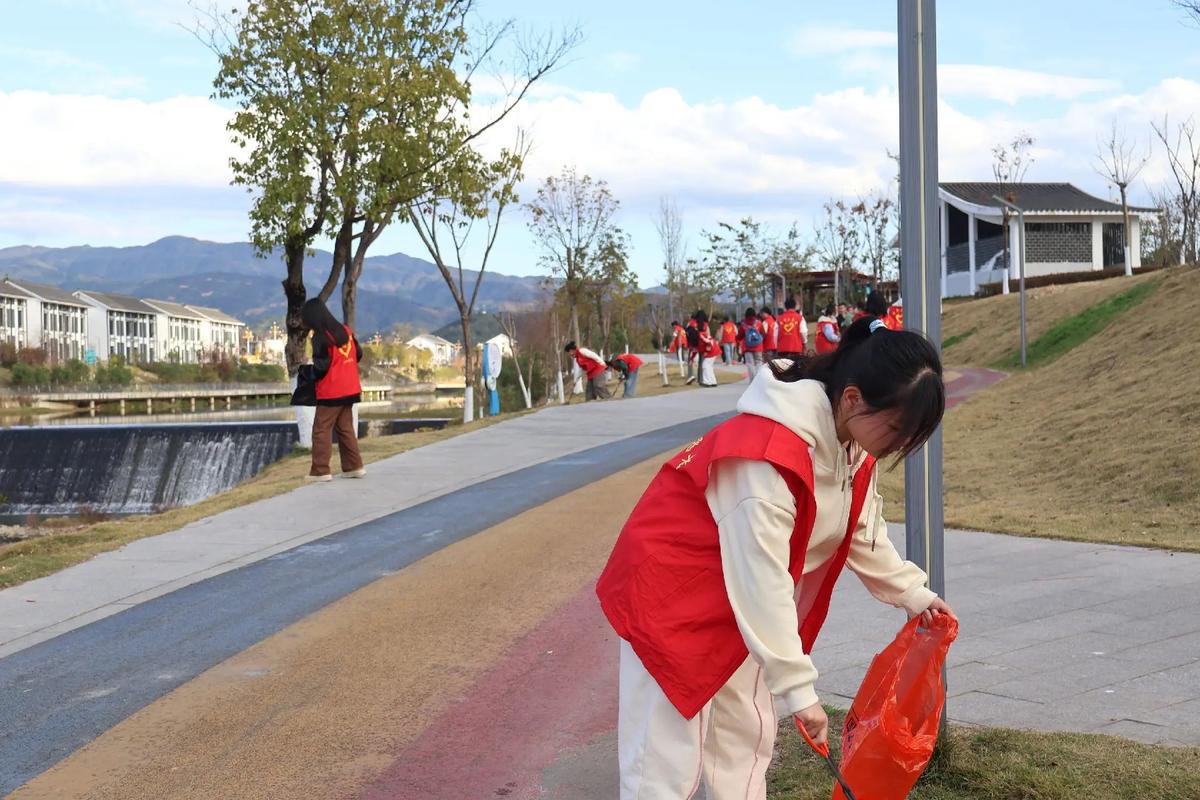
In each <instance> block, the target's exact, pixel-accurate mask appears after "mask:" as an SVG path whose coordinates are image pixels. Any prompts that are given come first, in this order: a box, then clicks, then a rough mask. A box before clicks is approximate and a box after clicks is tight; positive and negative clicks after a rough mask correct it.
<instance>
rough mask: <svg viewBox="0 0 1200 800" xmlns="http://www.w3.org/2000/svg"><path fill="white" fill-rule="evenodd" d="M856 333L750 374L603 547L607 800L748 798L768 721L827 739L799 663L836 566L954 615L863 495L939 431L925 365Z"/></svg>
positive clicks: (765, 755) (910, 605)
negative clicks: (612, 644)
mask: <svg viewBox="0 0 1200 800" xmlns="http://www.w3.org/2000/svg"><path fill="white" fill-rule="evenodd" d="M872 322H873V321H871V320H864V321H862V322H859V323H857V324H856V325H854V326H852V327H851V329H850V330H849V331H848V332H847V334H846V336H845V340H844V342H843V344H842V346H841V347H840V348H838V349H837V350H836V351H834V352H832V353H828V354H826V355H824V356H818V357H815V358H812V359H804V360H801V361H794V362H791V363H790V364H786V363H784V362H782V361H778V362H775V363H773V364H772V365H771V369H770V370H765V371H763V373H762V374H761V375H760V376H759V377H758V378H757V379H756V380H755V381H754V382H753V383H752V384H751V385H750V388H748V389H747V390H746V392H745V394H744V395H743V396H742V398H741V400H740V401H739V402H738V411H739V413H738V415H737V416H735V417H734V418H733V419H730V420H728V421H726V422H724V423H722V424H720V425H718V426H717V427H716V428H713V429H712V430H710V431H709V432H708V433H706V434H705V435H704V436H702V437H700V438H699V439H697V440H696V441H694V442H692V443H691V444H689V445H688V446H687V447H685V448H684V449H683V450H682V451H681V452H680V453H678V454H677V455H675V456H674V457H672V458H671V459H669V460H668V461H667V462H666V463H665V464H663V466H662V468H661V469H660V470H659V472H658V474H657V476H656V477H655V478H654V479H653V480H652V481H651V483H650V486H649V487H648V488H647V489H646V491H645V493H644V494H643V495H642V497H641V499H640V500H639V502H638V504H637V506H636V507H635V508H634V510H633V513H632V514H631V515H630V517H629V519H628V521H627V522H626V523H625V526H624V528H623V529H622V530H621V533H620V535H619V536H618V537H617V542H616V545H615V546H614V548H613V551H612V555H611V556H610V557H609V560H608V563H607V565H606V566H605V568H604V571H603V573H602V574H601V575H600V578H599V581H598V582H597V584H596V594H597V596H598V598H599V600H600V607H601V609H602V610H603V612H604V614H605V617H606V618H607V619H608V621H609V623H610V624H611V625H612V627H613V629H614V630H615V631H616V633H617V634H618V635H619V636H620V638H621V642H620V667H619V692H618V695H619V700H618V703H619V710H618V729H617V749H618V761H619V764H620V771H621V792H620V797H621V798H622V800H633V798H650V797H653V798H656V800H666V799H667V798H679V800H683V798H688V797H692V796H693V795H694V793H695V792H696V791H697V790H698V789H699V785H700V783H701V782H703V783H704V784H705V786H706V789H707V796H708V797H710V798H713V800H728V799H729V798H758V799H759V800H762V798H765V797H766V784H765V781H766V772H767V765H768V763H769V762H770V761H771V755H772V751H773V747H774V738H775V731H776V718H775V709H776V708H778V709H779V710H780V711H781V712H782V713H785V714H788V715H791V716H793V717H794V718H795V719H796V721H797V723H798V724H800V725H803V726H804V728H805V730H806V731H807V732H808V733H809V735H811V736H812V737H813V738H814V739H815V740H816V741H817V742H825V741H826V740H827V737H828V720H827V718H826V715H825V712H824V710H823V709H822V707H821V703H820V702H819V700H818V697H817V693H816V690H815V688H814V682H815V681H816V678H817V671H816V669H815V667H814V666H813V661H812V659H811V658H810V656H809V653H810V652H811V651H812V648H813V643H814V641H815V640H816V637H817V634H818V632H819V631H820V629H821V626H822V624H823V623H824V620H825V616H826V613H827V611H828V609H829V600H830V595H831V594H832V592H833V586H834V583H836V581H837V579H838V576H839V575H840V573H841V572H842V569H843V568H844V567H848V568H849V569H850V570H851V571H852V572H854V573H855V574H856V575H857V576H858V577H859V579H860V580H861V581H862V583H863V584H864V585H865V586H866V588H867V590H868V591H869V592H870V593H871V594H872V595H873V596H874V597H876V598H877V599H879V600H881V601H882V602H884V603H887V604H889V605H893V606H896V607H899V608H903V609H904V610H905V611H906V612H907V613H908V614H909V615H910V616H916V615H922V616H923V617H924V618H925V621H926V622H929V621H931V620H932V617H933V615H935V614H950V615H953V612H952V611H951V610H950V608H949V606H947V605H946V603H945V602H943V601H942V600H941V599H940V598H938V597H937V596H936V595H935V594H934V593H933V592H931V591H930V590H929V589H927V588H926V587H925V581H926V575H925V573H924V572H922V571H921V569H920V568H919V567H917V566H916V565H915V564H912V563H910V562H907V561H904V560H903V559H902V558H901V557H900V556H899V554H898V553H897V552H896V549H895V548H894V547H893V546H892V543H891V541H890V540H889V539H888V535H887V525H886V523H885V522H884V520H883V516H882V512H881V509H880V504H881V500H880V498H879V495H878V493H877V491H876V482H875V463H876V459H879V458H887V457H895V458H900V457H903V456H905V455H907V454H909V453H911V452H913V451H914V450H916V449H917V448H919V447H921V446H922V445H923V444H924V443H925V441H926V440H927V439H928V438H929V437H930V436H931V435H932V434H933V432H934V430H935V429H936V428H937V426H938V425H939V423H940V422H941V419H942V414H943V413H944V409H945V387H944V384H943V381H942V365H941V361H940V359H939V358H938V354H937V350H936V349H934V347H933V346H932V345H931V344H930V343H929V342H928V341H927V340H926V339H925V338H924V337H922V336H920V335H919V334H916V333H912V332H900V333H895V332H891V331H888V330H886V329H884V328H883V327H882V326H879V325H876V326H875V328H874V329H873V328H872ZM718 761H719V764H718V763H717V762H718Z"/></svg>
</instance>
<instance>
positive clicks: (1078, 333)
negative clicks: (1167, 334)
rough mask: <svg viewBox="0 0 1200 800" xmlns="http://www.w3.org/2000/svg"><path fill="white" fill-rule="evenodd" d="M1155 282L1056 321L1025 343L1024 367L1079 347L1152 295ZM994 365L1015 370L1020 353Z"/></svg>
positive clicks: (1144, 284)
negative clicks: (1031, 340) (1039, 334)
mask: <svg viewBox="0 0 1200 800" xmlns="http://www.w3.org/2000/svg"><path fill="white" fill-rule="evenodd" d="M1159 283H1160V281H1150V282H1147V283H1142V284H1139V285H1137V286H1134V287H1133V288H1132V289H1129V290H1128V291H1125V292H1122V293H1121V294H1118V295H1114V296H1113V297H1110V298H1108V299H1106V300H1102V301H1101V302H1099V303H1096V304H1095V305H1094V306H1090V307H1089V308H1086V309H1084V310H1083V311H1081V312H1079V313H1078V314H1075V315H1073V316H1070V317H1067V318H1066V319H1064V320H1062V321H1061V322H1058V323H1057V324H1055V325H1054V327H1052V328H1051V329H1050V330H1048V331H1046V332H1045V333H1043V334H1042V335H1041V336H1039V337H1037V338H1036V339H1034V340H1033V342H1031V343H1030V344H1029V346H1028V352H1027V354H1026V356H1027V357H1026V363H1027V365H1028V367H1030V368H1033V367H1040V366H1044V365H1046V364H1049V363H1051V362H1052V361H1054V360H1055V359H1057V358H1059V357H1060V356H1062V355H1064V354H1066V353H1068V352H1070V351H1071V350H1073V349H1075V348H1076V347H1078V346H1079V345H1081V344H1083V343H1084V342H1086V341H1087V340H1088V339H1090V338H1092V337H1093V336H1095V335H1096V334H1098V333H1100V332H1101V331H1103V330H1104V329H1105V328H1107V327H1108V326H1109V324H1110V323H1112V321H1113V320H1115V319H1116V318H1117V317H1119V316H1121V315H1122V314H1124V313H1125V312H1126V311H1128V310H1129V309H1131V308H1133V307H1134V306H1136V305H1138V304H1139V303H1141V302H1142V301H1143V300H1145V299H1146V298H1147V297H1149V296H1150V295H1152V294H1154V292H1155V290H1157V289H1158V286H1159ZM994 366H995V367H996V368H997V369H1004V370H1011V369H1019V368H1020V366H1021V353H1020V351H1019V350H1018V351H1016V352H1014V353H1012V354H1010V355H1009V356H1007V357H1006V358H1003V359H1001V360H1000V361H998V362H996V364H995V365H994Z"/></svg>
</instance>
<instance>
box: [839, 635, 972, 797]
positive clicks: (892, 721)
mask: <svg viewBox="0 0 1200 800" xmlns="http://www.w3.org/2000/svg"><path fill="white" fill-rule="evenodd" d="M957 635H958V621H957V620H955V619H953V618H951V617H950V616H949V615H947V614H938V615H936V616H934V618H933V623H932V624H931V625H929V626H927V627H923V626H922V625H921V618H920V617H919V616H917V617H913V618H912V619H911V620H909V621H908V624H907V625H905V626H904V627H903V628H901V629H900V633H898V634H896V638H895V640H893V641H892V643H891V644H889V645H888V646H887V647H886V648H884V650H883V652H881V653H880V654H879V655H877V656H875V660H874V661H872V662H871V668H870V669H868V670H867V676H866V677H865V678H863V682H862V686H860V687H859V689H858V694H857V695H855V697H854V703H853V704H852V705H851V706H850V713H849V714H847V715H846V725H845V728H844V729H843V730H842V758H841V774H842V778H843V779H844V780H845V783H846V785H847V786H849V787H850V790H851V791H852V792H853V794H854V797H855V799H856V800H904V798H906V797H908V793H909V791H910V790H911V789H912V787H913V784H915V783H916V782H917V778H919V777H921V773H922V772H924V771H925V766H926V765H927V764H928V763H929V759H930V757H931V756H932V755H933V745H934V743H935V742H936V741H937V734H938V721H939V720H940V719H941V716H942V708H943V706H944V705H945V686H944V683H943V681H942V666H943V665H944V664H945V663H946V653H947V651H949V649H950V643H951V642H953V641H954V637H955V636H957ZM833 800H847V798H846V795H845V793H844V792H843V791H842V787H841V786H840V785H838V786H835V787H834V789H833Z"/></svg>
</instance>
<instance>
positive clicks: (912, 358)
mask: <svg viewBox="0 0 1200 800" xmlns="http://www.w3.org/2000/svg"><path fill="white" fill-rule="evenodd" d="M771 372H772V374H773V375H774V376H775V378H776V379H777V380H780V381H783V382H785V383H792V382H795V381H799V380H815V381H820V382H821V383H822V384H824V386H825V394H826V395H827V396H828V397H829V402H830V404H831V405H832V406H833V407H834V408H836V407H837V404H838V401H839V400H840V399H841V396H842V392H844V391H845V390H846V387H847V386H857V387H858V389H859V391H860V392H862V396H863V399H864V400H865V401H866V403H867V405H868V406H870V407H871V408H872V409H873V410H875V411H888V410H891V409H900V410H901V411H902V412H903V413H902V414H901V415H900V417H901V422H900V425H901V430H900V435H901V438H900V441H903V442H904V445H903V446H901V447H900V449H899V454H900V455H903V456H907V455H908V454H909V453H911V452H913V451H915V450H918V449H919V448H920V447H921V446H922V445H923V444H925V442H926V441H928V439H929V437H930V436H932V435H933V432H934V431H935V430H937V426H938V425H939V424H941V421H942V415H943V414H944V413H945V411H946V389H945V386H944V385H943V383H942V360H941V358H940V356H939V355H938V352H937V350H936V349H935V348H934V346H933V345H932V344H930V343H929V340H928V339H926V338H925V337H924V336H922V335H921V334H919V333H915V332H913V331H891V330H888V329H887V328H886V327H885V326H884V325H883V323H882V321H881V320H879V319H878V318H876V317H869V316H868V317H862V318H861V319H859V320H858V321H857V322H855V323H854V324H853V325H851V326H850V327H849V328H847V329H846V330H845V331H844V332H843V333H842V338H841V342H840V343H839V344H838V347H837V349H836V350H834V351H832V352H830V353H825V354H823V355H819V356H816V357H814V358H809V359H797V360H795V361H793V362H791V364H789V365H787V366H784V365H783V363H782V362H772V363H771Z"/></svg>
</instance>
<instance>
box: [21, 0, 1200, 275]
mask: <svg viewBox="0 0 1200 800" xmlns="http://www.w3.org/2000/svg"><path fill="white" fill-rule="evenodd" d="M225 2H226V4H228V3H229V2H230V0H225ZM6 5H9V6H10V7H9V8H7V9H6V11H5V24H4V26H3V27H2V28H0V118H3V119H6V120H7V123H6V124H5V125H4V126H2V127H0V148H3V152H4V153H5V158H4V159H0V246H9V245H16V244H44V245H55V246H61V245H67V244H84V243H88V244H94V245H100V244H112V245H128V244H143V243H146V242H148V241H152V240H153V239H156V238H159V237H160V236H165V235H169V234H184V235H192V236H198V237H201V238H209V239H215V240H220V241H229V240H237V239H242V238H244V237H245V233H246V228H247V223H246V219H245V209H246V207H247V205H248V201H247V198H246V196H245V194H244V193H243V192H242V191H241V190H237V189H232V188H229V187H228V186H227V185H226V183H227V180H228V172H227V170H226V169H225V166H224V165H225V163H226V161H227V159H228V156H229V153H230V147H229V145H228V142H227V140H226V137H225V136H224V133H223V129H222V128H223V124H224V119H225V116H224V115H225V114H227V111H226V110H225V109H223V108H222V107H221V105H220V104H218V103H216V102H215V101H212V100H211V99H209V94H210V92H211V79H212V75H213V73H214V71H215V60H214V58H213V57H212V56H211V54H209V53H208V52H207V50H205V49H204V47H203V46H202V45H201V44H200V43H199V42H198V41H196V39H195V38H193V37H192V35H191V34H190V33H188V32H187V31H185V30H184V29H183V28H181V27H180V25H181V24H183V25H186V24H187V23H188V21H189V19H190V18H191V12H190V10H189V8H188V5H187V3H186V1H185V0H40V2H37V3H23V4H16V3H10V4H6ZM481 7H482V9H483V10H484V12H485V13H486V14H487V15H488V16H490V17H495V18H503V17H513V18H516V19H518V20H520V21H521V22H522V23H523V24H525V25H528V26H531V27H544V26H547V25H556V26H557V25H572V24H576V23H577V24H579V25H580V26H581V27H582V28H583V30H584V33H585V36H586V39H585V41H584V43H583V44H582V45H581V46H580V47H579V48H578V49H577V50H576V51H575V52H574V54H573V55H572V58H571V60H570V63H568V64H567V65H566V66H565V67H564V68H562V69H561V70H560V71H558V72H557V73H555V74H554V75H553V76H552V78H551V79H550V81H551V82H550V84H548V85H547V86H546V87H544V88H543V90H542V91H541V92H539V94H538V96H537V97H535V98H534V99H533V101H532V102H531V103H530V104H529V106H528V107H527V108H526V109H524V110H523V111H522V113H521V115H520V117H519V119H518V120H517V121H518V122H520V123H521V124H522V125H524V126H528V127H530V128H532V135H533V139H534V144H535V150H534V152H533V154H532V156H531V159H530V162H529V165H528V170H527V173H528V176H529V178H530V184H532V183H533V182H534V181H536V180H538V179H540V178H542V177H544V176H545V175H547V174H550V173H552V172H556V171H557V170H558V169H559V168H560V167H561V166H563V165H564V164H568V163H570V164H576V165H577V166H578V167H579V169H581V170H583V171H586V172H589V173H591V174H593V175H594V176H596V177H600V178H605V179H607V180H608V181H609V182H610V184H611V185H612V188H613V190H614V192H615V194H616V195H617V196H618V198H620V199H621V200H622V204H623V209H622V213H621V218H620V221H621V223H622V225H623V226H624V227H625V228H626V229H627V230H629V231H630V233H631V235H632V237H633V244H634V249H633V264H634V267H635V269H636V270H637V271H638V273H639V275H640V276H641V279H642V283H643V285H650V284H653V283H655V282H657V281H658V280H659V278H660V270H659V269H658V266H657V265H658V263H659V253H658V244H657V240H656V237H655V235H654V231H653V226H652V222H651V219H652V214H653V209H654V208H655V207H656V206H657V203H658V198H659V197H660V196H661V195H663V194H670V195H671V196H673V197H674V198H675V199H676V202H677V203H678V205H679V206H680V208H681V209H682V211H683V215H684V222H685V233H686V234H687V235H688V236H689V238H690V240H691V241H692V243H693V248H695V247H696V246H697V244H696V243H697V242H698V241H699V232H700V230H701V229H702V228H711V227H713V226H715V224H716V223H717V221H718V220H730V221H732V220H736V219H737V218H738V217H740V216H743V215H746V214H753V215H754V216H755V217H757V218H760V219H764V220H766V221H767V222H768V224H769V225H771V226H772V227H774V228H776V229H783V228H785V227H786V226H787V225H788V224H789V223H790V222H791V221H796V222H798V224H799V226H800V228H801V230H804V231H808V230H811V227H812V221H813V218H814V215H815V214H816V213H818V212H819V209H820V206H821V203H822V202H824V200H826V199H828V198H831V197H838V196H845V197H853V196H856V195H858V194H865V193H868V192H870V191H872V190H874V189H877V188H881V187H882V186H884V185H885V184H886V182H887V180H888V178H889V177H890V174H891V171H892V166H891V164H890V162H889V161H888V160H887V158H886V153H885V151H886V150H887V149H888V148H893V149H894V147H895V127H896V115H897V112H896V100H895V45H894V31H895V24H896V23H895V4H894V3H892V2H854V3H815V2H790V3H788V2H745V3H741V4H736V5H735V4H730V3H727V2H724V3H717V2H707V1H706V2H688V3H685V2H674V1H673V0H672V2H645V0H643V1H642V2H637V3H635V2H629V1H628V0H612V1H610V2H607V3H605V4H603V5H601V4H597V3H562V2H557V3H552V2H544V1H543V0H510V2H500V0H488V1H487V2H483V3H481ZM938 49H939V53H938V55H939V63H940V64H941V65H942V71H941V74H940V81H941V89H942V92H941V96H942V110H941V120H940V122H941V125H940V132H941V144H942V157H941V172H942V177H943V178H944V179H947V180H950V179H960V180H961V179H987V178H988V177H989V174H990V166H989V165H990V148H991V146H992V145H993V144H995V143H997V142H1000V141H1003V140H1005V139H1010V138H1011V137H1012V136H1013V135H1015V134H1016V133H1017V132H1021V131H1028V132H1030V133H1031V134H1032V135H1033V136H1034V137H1035V139H1036V140H1037V149H1036V162H1035V164H1034V166H1033V168H1032V169H1031V171H1030V173H1029V176H1028V177H1029V179H1030V180H1070V181H1073V182H1075V183H1077V184H1079V185H1081V186H1083V187H1084V188H1086V189H1087V190H1089V191H1092V192H1094V193H1097V194H1101V195H1107V194H1108V193H1109V189H1108V187H1106V186H1105V185H1104V183H1103V181H1102V180H1101V179H1100V178H1099V177H1098V176H1097V175H1096V174H1095V173H1094V171H1093V170H1092V169H1091V162H1092V160H1093V159H1092V156H1093V153H1094V151H1095V148H1096V139H1097V137H1098V136H1100V135H1102V134H1104V133H1105V131H1106V130H1107V129H1108V127H1109V125H1110V123H1111V121H1112V120H1116V121H1118V122H1119V123H1120V124H1121V125H1123V126H1124V127H1126V129H1127V130H1128V131H1129V132H1130V133H1131V134H1132V135H1134V136H1135V137H1137V138H1139V139H1140V140H1141V141H1142V142H1143V144H1148V143H1149V137H1148V134H1149V128H1148V122H1149V121H1150V120H1151V119H1161V117H1162V114H1163V113H1165V112H1170V113H1171V114H1172V116H1173V117H1176V118H1183V117H1186V116H1189V115H1193V114H1194V115H1197V116H1200V84H1198V83H1197V78H1200V75H1198V73H1200V56H1198V55H1197V54H1198V53H1200V29H1198V28H1196V27H1195V26H1194V25H1189V24H1188V23H1187V21H1186V20H1185V18H1184V17H1183V16H1182V14H1181V12H1180V11H1178V9H1176V8H1175V7H1174V6H1173V5H1172V4H1171V3H1170V2H1169V0H1145V2H1141V3H1137V4H1130V3H1128V2H1124V3H1117V2H1096V1H1095V0H1093V2H1083V1H1082V0H1071V1H1070V2H1063V1H1061V0H1056V1H1055V2H1045V0H1042V1H1041V2H1031V1H1029V0H1013V1H1012V2H1009V3H1006V4H1004V6H1003V7H996V6H994V5H987V4H983V3H974V2H972V3H967V2H942V3H940V4H939V18H938ZM1143 177H1144V178H1145V184H1149V185H1155V184H1157V183H1160V182H1162V181H1163V180H1164V178H1165V172H1164V165H1163V164H1162V160H1161V157H1159V156H1158V155H1157V154H1156V156H1155V158H1154V159H1153V160H1152V162H1151V164H1150V165H1149V167H1148V168H1147V170H1146V172H1145V173H1144V175H1143ZM1145 192H1146V186H1145V185H1142V186H1140V187H1137V191H1136V192H1135V195H1136V194H1140V195H1143V196H1144V194H1145ZM531 194H532V190H531V188H527V189H526V191H525V195H526V196H529V195H531ZM375 247H376V252H377V253H385V252H393V251H396V250H402V251H405V252H408V253H410V254H413V255H418V256H421V255H424V254H423V253H422V252H421V250H420V245H419V242H418V241H417V240H416V238H415V236H413V235H412V234H411V233H410V232H407V231H405V230H403V229H397V230H394V231H392V232H391V233H389V234H386V235H385V236H384V237H383V238H382V239H381V240H380V241H379V242H378V243H377V244H376V245H375ZM492 268H494V269H496V270H498V271H501V272H508V273H513V274H537V273H538V272H539V271H540V270H539V267H538V264H537V258H536V251H535V248H534V245H533V243H532V242H531V241H530V240H529V237H528V234H527V233H526V231H525V226H524V224H523V222H522V221H521V220H520V219H519V218H518V217H517V216H516V215H514V216H513V217H510V218H509V222H508V224H507V225H506V227H505V229H504V231H503V232H502V234H501V238H500V244H499V249H498V252H497V253H496V255H495V257H494V260H493V262H492Z"/></svg>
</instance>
